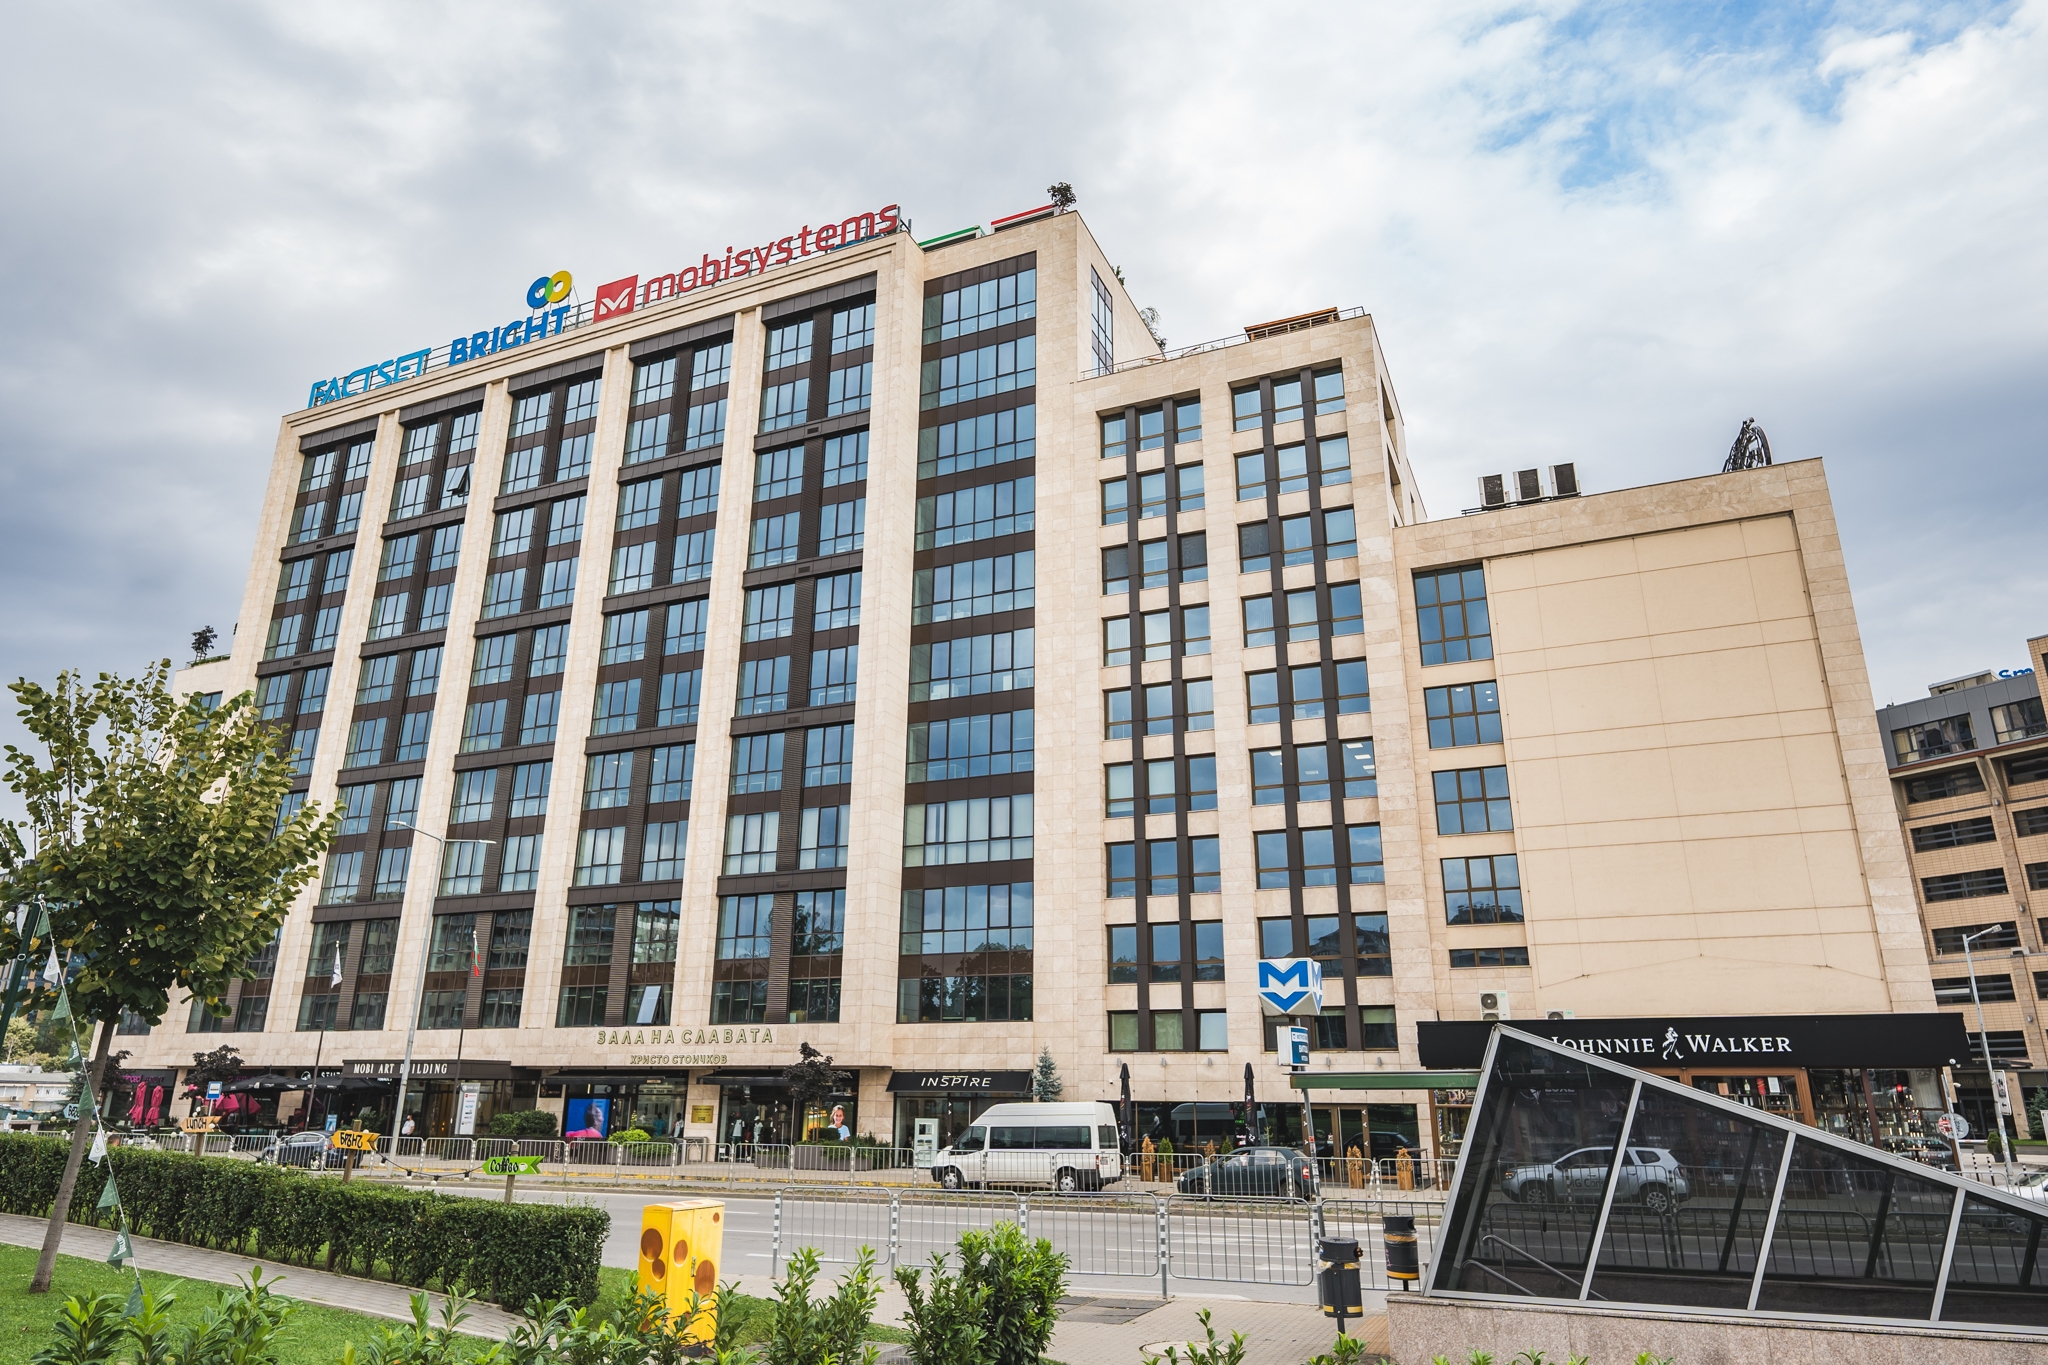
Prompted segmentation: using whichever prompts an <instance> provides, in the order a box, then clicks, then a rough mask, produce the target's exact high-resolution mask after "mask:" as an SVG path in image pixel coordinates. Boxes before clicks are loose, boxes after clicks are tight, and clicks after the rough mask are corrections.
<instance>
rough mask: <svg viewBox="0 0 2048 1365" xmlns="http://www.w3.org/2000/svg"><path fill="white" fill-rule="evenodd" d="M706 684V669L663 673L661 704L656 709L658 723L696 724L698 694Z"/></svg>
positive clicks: (656, 721) (655, 718)
mask: <svg viewBox="0 0 2048 1365" xmlns="http://www.w3.org/2000/svg"><path fill="white" fill-rule="evenodd" d="M703 685H704V670H703V669H701V668H692V669H688V670H685V671H684V672H681V673H664V674H662V675H661V704H660V706H659V707H658V708H657V709H656V710H655V713H654V723H655V724H656V725H695V724H696V723H697V701H698V694H699V693H700V692H701V691H702V689H703Z"/></svg>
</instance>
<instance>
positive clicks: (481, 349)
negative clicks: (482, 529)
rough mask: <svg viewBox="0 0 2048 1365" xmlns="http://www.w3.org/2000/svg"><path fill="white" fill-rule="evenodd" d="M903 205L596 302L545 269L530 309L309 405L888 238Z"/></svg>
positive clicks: (615, 289)
mask: <svg viewBox="0 0 2048 1365" xmlns="http://www.w3.org/2000/svg"><path fill="white" fill-rule="evenodd" d="M901 210H902V205H900V204H889V205H887V206H885V207H883V208H879V209H867V210H863V211H861V212H859V213H852V214H848V215H847V216H846V217H844V218H841V219H840V220H838V221H837V222H828V223H823V224H820V225H818V226H815V227H814V226H812V225H811V224H809V223H806V224H804V225H803V227H801V228H799V229H798V230H796V231H795V232H792V233H789V234H787V235H785V236H781V237H772V238H770V239H769V240H767V241H765V242H762V243H761V244H760V245H759V246H752V245H741V246H729V247H727V248H725V250H724V251H722V252H720V253H718V254H716V255H714V254H713V253H711V252H708V251H706V252H703V253H701V255H700V258H699V260H698V262H697V264H695V265H686V266H684V267H682V268H681V269H680V270H671V271H669V272H667V273H666V274H661V275H649V276H647V277H645V279H644V280H643V278H642V277H641V276H639V275H628V276H626V277H625V278H624V279H622V280H613V281H612V282H611V283H610V284H603V285H599V286H598V288H597V297H596V300H595V304H594V306H592V305H590V304H586V305H583V306H581V307H576V306H571V305H568V304H566V303H564V302H563V301H564V300H565V299H566V298H567V297H568V295H569V291H570V287H571V276H570V274H569V272H568V271H566V270H558V271H556V272H555V273H554V274H552V275H544V276H542V277H541V278H540V279H537V280H535V281H534V282H533V283H532V284H531V285H529V286H528V287H527V289H526V292H525V294H524V296H523V298H522V302H523V303H524V304H525V306H526V310H527V311H526V313H525V314H523V315H521V316H517V317H514V318H513V319H512V321H510V322H506V323H500V324H498V325H496V326H493V327H490V328H488V329H479V330H477V331H474V332H470V333H468V334H466V335H464V336H459V337H456V338H454V339H453V340H452V341H450V342H449V343H448V345H447V347H446V348H445V349H442V348H429V349H427V350H422V351H407V352H406V353H405V354H403V355H399V356H394V357H392V358H391V359H389V360H380V361H375V362H373V363H371V364H368V365H363V366H359V367H357V368H356V369H353V370H350V371H349V372H348V373H347V374H345V375H336V376H334V377H333V378H331V379H316V380H314V381H313V384H312V388H311V391H310V392H309V394H308V396H307V399H306V406H307V407H319V406H320V405H321V404H323V403H334V402H338V401H340V400H341V399H344V398H355V397H358V396H360V395H362V394H365V393H368V392H369V391H370V390H372V389H380V388H383V387H385V386H386V385H389V384H397V383H402V382H404V381H405V380H408V379H417V378H419V377H420V376H421V375H423V374H425V373H427V372H428V371H429V370H430V369H433V368H435V367H436V366H437V365H439V366H450V365H463V364H467V363H468V362H470V361H472V360H482V359H484V358H486V357H488V356H494V355H497V354H498V353H500V352H501V351H508V350H511V349H513V348H515V347H519V346H524V345H526V344H527V343H529V342H534V341H541V340H544V339H545V338H547V337H551V336H559V335H560V334H561V333H563V332H565V331H569V330H571V329H573V328H576V327H581V326H583V325H584V324H586V323H590V322H608V321H610V320H611V319H613V318H618V317H623V316H625V315H626V314H627V313H630V312H632V311H633V310H634V309H636V308H645V307H647V306H648V305H649V304H653V303H659V302H661V301H662V300H663V299H670V298H676V297H679V296H681V295H683V294H688V293H690V292H692V291H694V290H698V289H704V288H707V287H709V286H711V285H715V284H724V283H725V282H726V281H728V280H737V279H742V278H744V277H746V276H748V275H760V274H763V273H765V272H767V271H769V270H772V269H774V268H775V267H776V266H779V265H787V264H789V263H790V262H791V261H797V260H802V259H803V258H804V257H806V256H817V255H822V254H823V253H825V252H828V251H837V250H838V249H840V248H841V247H848V246H853V245H855V244H856V243H859V242H864V241H867V240H868V239H869V238H871V237H883V236H887V235H888V234H889V233H892V232H894V231H896V229H897V228H898V227H900V226H901V225H902V222H903V216H902V212H901Z"/></svg>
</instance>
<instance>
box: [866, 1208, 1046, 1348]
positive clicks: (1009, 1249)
mask: <svg viewBox="0 0 2048 1365" xmlns="http://www.w3.org/2000/svg"><path fill="white" fill-rule="evenodd" d="M944 1266H945V1261H944V1259H943V1258H942V1257H938V1256H934V1257H933V1258H932V1281H931V1292H930V1295H929V1297H927V1296H926V1295H925V1294H924V1293H923V1292H922V1289H921V1286H920V1281H921V1278H922V1277H921V1273H920V1272H919V1271H916V1270H911V1269H908V1268H904V1269H901V1270H898V1271H897V1272H896V1282H897V1283H898V1284H900V1285H902V1286H903V1292H904V1295H905V1297H906V1298H908V1299H909V1300H910V1311H909V1314H908V1315H907V1318H906V1320H907V1321H909V1322H910V1324H911V1341H912V1349H911V1359H912V1360H914V1361H916V1362H917V1365H968V1363H969V1362H974V1365H979V1363H980V1362H984V1361H986V1362H990V1365H1037V1362H1038V1360H1039V1357H1040V1356H1041V1355H1042V1354H1043V1353H1044V1351H1045V1348H1046V1345H1047V1343H1049V1342H1050V1341H1051V1340H1052V1329H1053V1327H1054V1326H1055V1325H1056V1324H1057V1323H1058V1322H1059V1302H1060V1299H1061V1298H1062V1297H1063V1296H1064V1295H1065V1294H1066V1292H1067V1258H1066V1257H1065V1256H1062V1255H1060V1254H1059V1253H1057V1252H1055V1251H1054V1250H1053V1249H1052V1243H1050V1242H1048V1241H1046V1240H1044V1239H1043V1238H1040V1239H1039V1240H1038V1241H1036V1242H1032V1241H1028V1240H1026V1239H1025V1236H1024V1233H1023V1232H1022V1231H1021V1230H1020V1229H1019V1228H1018V1227H1017V1225H1016V1224H1015V1223H998V1224H996V1225H995V1227H994V1228H993V1229H991V1230H990V1231H988V1232H965V1233H962V1234H961V1235H960V1274H959V1275H958V1276H957V1277H949V1276H947V1275H946V1274H945V1273H944Z"/></svg>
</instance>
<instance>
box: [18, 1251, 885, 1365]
mask: <svg viewBox="0 0 2048 1365" xmlns="http://www.w3.org/2000/svg"><path fill="white" fill-rule="evenodd" d="M35 1268H36V1253H35V1251H34V1250H33V1249H32V1248H29V1247H18V1246H6V1245H0V1365H20V1363H21V1362H25V1361H27V1360H28V1359H29V1357H31V1356H33V1355H34V1354H35V1353H36V1352H37V1351H38V1350H40V1349H41V1348H42V1347H43V1345H44V1344H45V1343H46V1342H47V1341H48V1340H49V1331H50V1323H51V1320H52V1319H53V1318H54V1317H55V1316H56V1313H57V1307H58V1305H59V1304H61V1303H63V1301H64V1300H65V1298H66V1297H68V1296H70V1295H72V1294H78V1295H90V1294H108V1293H112V1294H119V1295H121V1296H122V1297H123V1298H126V1297H127V1294H128V1291H129V1289H130V1287H131V1286H132V1285H133V1284H134V1282H135V1281H134V1276H133V1275H132V1274H131V1273H130V1272H129V1271H126V1270H115V1269H114V1268H113V1267H112V1266H110V1265H106V1264H104V1263H103V1262H100V1261H90V1260H83V1259H80V1258H79V1257H76V1256H59V1257H58V1258H57V1276H56V1281H55V1283H54V1284H53V1285H52V1286H51V1291H50V1292H49V1293H48V1294H30V1293H29V1292H28V1282H29V1278H30V1277H31V1276H32V1275H34V1273H35ZM597 1273H598V1285H599V1288H598V1304H597V1307H598V1311H599V1312H605V1311H608V1310H610V1309H611V1308H613V1307H614V1306H616V1305H618V1304H622V1303H624V1302H625V1301H626V1300H627V1299H629V1298H631V1297H632V1293H633V1272H632V1271H630V1270H615V1269H612V1268H610V1267H603V1268H600V1269H599V1270H598V1272H597ZM142 1284H143V1287H144V1288H145V1289H146V1290H148V1291H149V1292H150V1293H152V1294H161V1293H163V1292H165V1291H166V1290H169V1291H171V1292H173V1293H175V1294H176V1295H177V1296H178V1302H177V1306H176V1307H175V1308H174V1309H173V1310H172V1320H173V1321H175V1322H180V1323H186V1322H196V1321H197V1320H198V1318H199V1315H200V1313H201V1311H202V1310H204V1309H205V1308H206V1307H207V1305H209V1304H211V1303H212V1302H213V1301H214V1296H215V1295H216V1294H217V1293H219V1291H220V1289H221V1288H222V1286H220V1285H217V1284H214V1283H212V1282H210V1281H206V1280H188V1279H185V1278H183V1277H182V1276H178V1275H161V1274H158V1273H156V1272H155V1271H150V1270H145V1271H143V1272H142ZM285 1288H286V1293H287V1297H289V1290H290V1285H289V1283H287V1284H286V1286H285ZM732 1310H733V1311H736V1312H737V1313H738V1314H739V1315H740V1317H741V1325H740V1343H741V1344H742V1345H752V1344H754V1343H756V1342H762V1341H766V1340H767V1339H768V1334H769V1332H770V1330H771V1329H772V1327H773V1325H774V1321H775V1315H774V1304H773V1302H772V1301H771V1300H768V1299H757V1298H752V1297H749V1296H746V1295H735V1296H734V1300H733V1303H732ZM395 1325H396V1324H394V1323H391V1322H390V1321H389V1320H388V1319H385V1318H373V1317H369V1316H366V1315H364V1314H362V1313H351V1312H348V1311H347V1310H345V1309H341V1308H327V1307H323V1306H321V1305H319V1304H312V1303H302V1304H301V1306H300V1308H299V1311H298V1312H296V1313H294V1314H293V1315H292V1317H291V1320H290V1321H289V1322H287V1323H286V1324H285V1329H284V1333H283V1341H284V1349H283V1350H282V1352H280V1355H279V1361H280V1365H334V1362H336V1361H338V1360H339V1359H340V1358H341V1347H342V1343H344V1342H356V1343H358V1344H361V1343H363V1342H366V1341H369V1340H371V1339H372V1338H374V1337H375V1336H376V1335H377V1329H378V1328H380V1327H384V1326H395ZM868 1339H869V1340H871V1341H903V1340H906V1339H907V1338H906V1336H905V1334H904V1333H902V1332H900V1331H896V1330H894V1329H891V1328H887V1327H875V1328H872V1329H870V1330H869V1332H868ZM484 1345H485V1343H484V1342H483V1341H482V1340H481V1339H479V1340H478V1342H477V1348H478V1349H479V1350H481V1349H483V1347H484Z"/></svg>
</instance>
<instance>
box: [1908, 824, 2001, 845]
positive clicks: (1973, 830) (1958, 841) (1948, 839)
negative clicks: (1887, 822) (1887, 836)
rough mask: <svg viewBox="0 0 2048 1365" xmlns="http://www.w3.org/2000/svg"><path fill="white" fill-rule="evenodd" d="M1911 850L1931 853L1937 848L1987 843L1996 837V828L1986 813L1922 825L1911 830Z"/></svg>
mask: <svg viewBox="0 0 2048 1365" xmlns="http://www.w3.org/2000/svg"><path fill="white" fill-rule="evenodd" d="M1912 833H1913V851H1914V852H1915V853H1931V852H1933V851H1934V850H1935V849H1939V848H1963V847H1966V846H1967V845H1970V844H1988V843H1990V842H1992V841H1993V840H1995V839H1996V838H1998V828H1997V826H1995V825H1993V824H1992V823H1991V817H1990V816H1988V815H1979V816H1976V817H1974V818H1972V819H1969V820H1952V821H1950V822H1948V823H1947V824H1944V825H1922V826H1921V827H1920V828H1918V829H1916V830H1914V831H1913V832H1912Z"/></svg>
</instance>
